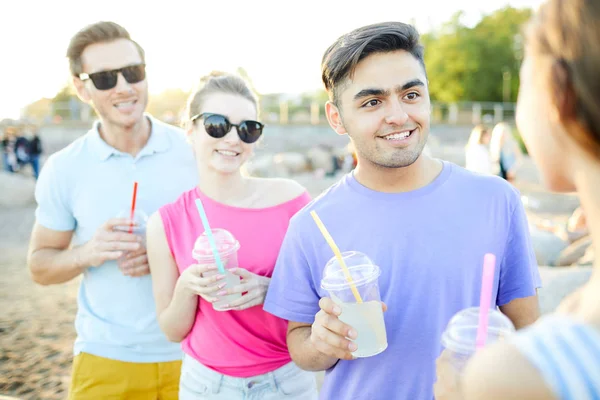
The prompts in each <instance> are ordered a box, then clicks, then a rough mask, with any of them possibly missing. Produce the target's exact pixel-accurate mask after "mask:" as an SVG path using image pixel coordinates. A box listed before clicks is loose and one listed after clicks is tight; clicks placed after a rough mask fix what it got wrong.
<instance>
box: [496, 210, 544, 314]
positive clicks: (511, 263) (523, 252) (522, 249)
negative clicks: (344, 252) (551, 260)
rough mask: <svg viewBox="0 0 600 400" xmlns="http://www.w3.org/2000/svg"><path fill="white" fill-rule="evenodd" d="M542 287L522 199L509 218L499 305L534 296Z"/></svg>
mask: <svg viewBox="0 0 600 400" xmlns="http://www.w3.org/2000/svg"><path fill="white" fill-rule="evenodd" d="M541 286H542V281H541V278H540V273H539V270H538V265H537V260H536V258H535V252H534V250H533V246H532V244H531V237H530V235H529V225H528V223H527V216H526V215H525V209H524V208H523V205H522V203H521V201H520V200H519V199H517V201H516V205H515V208H514V210H513V212H512V215H511V218H510V228H509V231H508V238H507V242H506V249H505V251H504V257H503V259H502V263H501V264H500V283H499V287H498V300H497V305H498V306H502V305H505V304H508V303H510V302H511V301H512V300H514V299H518V298H524V297H530V296H534V295H535V294H536V289H537V288H540V287H541Z"/></svg>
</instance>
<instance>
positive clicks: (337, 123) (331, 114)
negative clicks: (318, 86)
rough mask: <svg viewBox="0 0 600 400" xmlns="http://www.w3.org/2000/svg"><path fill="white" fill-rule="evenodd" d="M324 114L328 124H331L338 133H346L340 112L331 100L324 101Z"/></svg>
mask: <svg viewBox="0 0 600 400" xmlns="http://www.w3.org/2000/svg"><path fill="white" fill-rule="evenodd" d="M325 115H327V122H329V126H331V127H332V128H333V130H334V131H335V132H336V133H337V134H338V135H346V134H347V133H348V132H346V128H344V123H343V121H342V114H341V112H340V110H339V108H338V107H337V106H336V105H335V104H333V102H332V101H328V102H327V103H325Z"/></svg>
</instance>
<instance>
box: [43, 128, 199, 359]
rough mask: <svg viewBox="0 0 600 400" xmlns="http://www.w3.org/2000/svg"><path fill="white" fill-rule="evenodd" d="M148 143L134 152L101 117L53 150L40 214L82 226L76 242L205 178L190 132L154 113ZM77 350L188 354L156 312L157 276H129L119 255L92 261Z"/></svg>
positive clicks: (47, 220)
mask: <svg viewBox="0 0 600 400" xmlns="http://www.w3.org/2000/svg"><path fill="white" fill-rule="evenodd" d="M147 117H148V118H149V119H150V121H151V125H152V130H151V134H150V138H149V140H148V143H147V144H146V146H145V147H144V148H143V149H142V150H141V151H140V152H139V154H138V155H137V156H136V157H135V158H134V157H133V156H131V155H130V154H126V153H122V152H120V151H118V150H116V149H114V148H113V147H111V146H109V145H108V144H107V143H106V142H105V141H104V140H103V139H102V138H101V137H100V134H99V132H98V122H96V124H95V125H94V127H93V128H92V129H91V130H90V131H89V132H87V133H86V134H85V135H84V136H82V137H81V138H79V139H77V140H75V141H74V142H73V143H71V144H70V145H69V146H67V147H66V148H64V149H62V150H61V151H59V152H57V153H55V154H53V155H51V156H50V157H49V158H48V161H47V162H46V164H45V165H44V167H43V168H42V171H41V174H40V177H39V180H38V182H37V187H36V193H35V196H36V200H37V203H38V208H37V210H36V218H37V222H38V223H39V224H40V225H42V226H44V227H46V228H48V229H52V230H56V231H74V237H73V244H74V245H81V244H84V243H86V242H88V241H89V240H90V239H91V238H92V237H93V236H94V234H95V232H96V230H97V229H98V228H99V227H100V226H101V225H103V224H104V223H105V222H106V221H107V220H109V219H110V218H114V217H116V216H117V214H118V213H119V212H121V211H126V210H129V209H130V208H131V197H132V193H133V183H134V181H137V182H138V192H137V205H136V208H137V209H140V210H143V211H144V212H145V213H146V214H147V215H148V216H150V215H151V214H152V213H154V212H155V211H156V210H158V208H159V207H161V206H163V205H164V204H167V203H169V202H172V201H174V200H176V199H177V197H178V196H179V195H181V193H183V192H184V191H186V190H189V189H191V188H193V187H194V186H195V185H196V184H197V182H198V179H197V168H196V164H195V159H194V155H193V152H192V149H191V147H190V145H189V144H188V143H187V142H186V140H185V136H184V134H183V132H182V131H181V130H179V129H177V128H175V127H172V126H170V125H167V124H165V123H162V122H160V121H158V120H156V119H154V118H152V117H150V116H147ZM75 329H76V331H77V339H76V341H75V345H74V353H75V355H77V354H79V353H80V352H86V353H91V354H94V355H97V356H100V357H105V358H110V359H113V360H120V361H127V362H163V361H172V360H178V359H181V356H182V354H181V350H180V346H179V344H177V343H171V342H169V341H168V340H167V338H166V336H165V335H164V334H163V333H162V331H161V330H160V328H159V326H158V322H157V319H156V310H155V304H154V297H153V294H152V281H151V276H150V275H147V276H143V277H128V276H124V275H123V274H122V273H121V271H120V270H119V269H118V267H117V264H116V262H114V261H112V262H107V263H105V264H103V265H101V266H99V267H94V268H88V269H86V271H85V272H84V273H83V279H82V282H81V286H80V288H79V294H78V310H77V316H76V319H75Z"/></svg>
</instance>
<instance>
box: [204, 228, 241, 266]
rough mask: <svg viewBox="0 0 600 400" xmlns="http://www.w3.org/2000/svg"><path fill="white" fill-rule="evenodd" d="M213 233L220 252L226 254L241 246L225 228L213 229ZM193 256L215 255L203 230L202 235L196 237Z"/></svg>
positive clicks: (205, 256)
mask: <svg viewBox="0 0 600 400" xmlns="http://www.w3.org/2000/svg"><path fill="white" fill-rule="evenodd" d="M212 234H213V237H214V239H215V243H216V245H217V250H218V251H219V254H221V255H223V256H226V255H228V254H231V253H232V252H234V251H237V250H238V249H239V248H240V244H239V242H238V241H237V240H236V239H235V238H234V237H233V235H232V234H231V233H229V232H228V231H226V230H225V229H212ZM192 256H193V257H194V258H196V259H197V258H211V257H213V252H212V248H211V247H210V242H209V241H208V237H207V236H206V232H203V233H202V235H200V236H198V239H196V242H195V243H194V250H192Z"/></svg>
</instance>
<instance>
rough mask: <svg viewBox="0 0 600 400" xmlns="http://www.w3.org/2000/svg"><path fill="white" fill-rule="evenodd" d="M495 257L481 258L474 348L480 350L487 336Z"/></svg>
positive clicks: (491, 255) (488, 255)
mask: <svg viewBox="0 0 600 400" xmlns="http://www.w3.org/2000/svg"><path fill="white" fill-rule="evenodd" d="M495 268H496V256H495V255H493V254H489V253H488V254H486V255H485V257H484V258H483V277H482V280H481V298H480V299H479V325H478V326H477V338H476V341H475V343H476V346H477V350H480V349H481V348H483V346H485V342H486V340H487V334H488V317H489V313H490V305H491V304H490V303H491V302H492V288H493V286H494V269H495Z"/></svg>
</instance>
